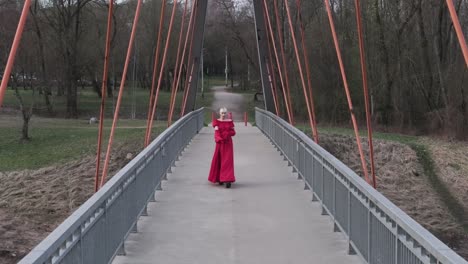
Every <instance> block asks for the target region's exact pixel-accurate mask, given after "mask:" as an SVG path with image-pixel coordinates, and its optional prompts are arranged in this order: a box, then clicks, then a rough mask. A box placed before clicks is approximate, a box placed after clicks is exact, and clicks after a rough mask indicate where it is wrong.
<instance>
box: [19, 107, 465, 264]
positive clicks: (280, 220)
mask: <svg viewBox="0 0 468 264" xmlns="http://www.w3.org/2000/svg"><path fill="white" fill-rule="evenodd" d="M203 120H204V113H203V109H200V110H197V111H194V112H192V113H190V114H188V115H186V116H185V117H183V118H182V119H180V120H178V121H177V122H176V123H175V124H174V125H172V126H171V127H170V128H168V129H167V130H166V131H164V132H163V133H162V134H161V135H160V136H159V137H158V138H157V139H155V140H154V141H153V142H152V143H151V144H150V145H149V146H148V147H147V148H146V149H145V150H143V151H142V152H141V153H140V154H139V155H138V156H137V157H135V159H133V160H132V161H131V162H130V163H129V164H128V165H127V166H125V167H124V168H123V169H122V170H121V171H120V172H119V173H117V174H116V175H115V176H114V177H113V178H111V179H110V180H109V181H108V182H107V183H106V184H105V185H104V186H103V188H101V189H100V190H99V191H98V192H97V193H96V194H94V195H93V196H92V197H91V198H90V199H89V200H88V201H87V202H86V203H85V204H83V205H82V206H81V207H80V208H79V209H77V210H76V211H75V212H74V213H73V214H72V215H71V216H70V217H69V218H68V219H66V220H65V221H64V222H63V223H62V224H61V225H60V226H59V227H58V228H57V229H56V230H54V231H53V232H52V233H51V234H50V235H49V236H48V237H47V238H46V239H44V240H43V241H42V242H41V243H40V244H39V245H38V246H37V247H36V248H35V249H33V250H32V251H31V252H30V254H29V255H27V256H26V257H25V258H24V259H23V260H21V261H20V263H22V264H23V263H116V264H122V263H128V264H130V263H141V264H146V263H165V264H172V263H174V264H175V263H200V264H201V263H203V264H209V263H213V264H219V263H252V264H257V263H278V264H285V263H294V264H300V263H467V262H466V261H464V260H463V259H462V258H461V257H460V256H458V255H457V254H456V253H455V252H453V251H452V250H451V249H450V248H448V247H447V246H446V245H445V244H443V243H442V242H441V241H439V240H438V239H437V238H435V237H434V236H433V235H432V234H430V233H429V232H428V231H427V230H426V229H424V228H423V227H421V226H420V225H419V224H418V223H416V222H415V221H414V220H413V219H411V218H410V217H409V216H408V215H406V214H405V213H404V212H403V211H401V210H400V209H399V208H398V207H396V206H395V205H394V204H392V203H391V202H390V201H389V200H388V199H386V198H385V197H384V196H382V195H381V194H380V193H379V192H377V191H376V190H374V189H373V188H372V187H371V186H369V185H368V184H367V183H366V182H365V181H364V180H362V179H361V178H360V177H359V176H358V175H356V174H355V173H354V172H353V171H351V170H350V169H349V168H348V167H346V166H345V165H344V164H343V163H341V162H340V161H339V160H337V159H336V158H334V157H333V156H332V155H330V154H329V153H328V152H326V151H325V150H324V149H322V148H321V147H320V146H318V145H317V144H315V143H314V142H313V141H312V140H311V139H310V138H308V137H307V136H306V135H304V134H303V133H302V132H300V131H299V130H297V129H296V128H294V127H291V126H290V125H289V124H287V123H286V122H285V121H283V120H281V119H280V118H278V117H276V116H275V115H273V114H271V113H269V112H266V111H263V110H260V109H256V120H255V122H256V123H255V124H256V126H250V125H249V126H244V124H241V123H237V124H236V125H237V127H236V131H237V135H236V136H235V137H234V162H235V173H236V178H237V182H236V183H234V184H233V186H232V188H231V189H226V188H224V187H223V186H218V185H214V184H211V183H209V182H208V181H207V176H208V172H209V168H210V162H211V157H212V154H213V150H214V141H213V131H212V129H211V128H208V127H204V124H203Z"/></svg>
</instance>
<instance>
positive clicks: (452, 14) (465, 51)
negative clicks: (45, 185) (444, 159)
mask: <svg viewBox="0 0 468 264" xmlns="http://www.w3.org/2000/svg"><path fill="white" fill-rule="evenodd" d="M446 1H447V6H448V9H449V12H450V17H451V18H452V22H453V26H454V27H455V32H457V37H458V42H459V43H460V47H461V50H462V52H463V57H465V63H466V66H468V48H467V47H466V41H465V36H464V35H463V30H462V28H461V26H460V21H459V20H458V15H457V11H456V10H455V7H454V6H453V1H452V0H446ZM0 105H1V104H0Z"/></svg>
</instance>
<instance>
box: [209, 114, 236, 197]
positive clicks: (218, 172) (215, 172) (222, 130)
mask: <svg viewBox="0 0 468 264" xmlns="http://www.w3.org/2000/svg"><path fill="white" fill-rule="evenodd" d="M226 115H227V109H226V108H225V107H223V108H221V109H219V116H220V117H219V119H215V120H213V127H214V129H215V133H214V138H215V142H216V148H215V151H214V155H213V160H212V161H211V169H210V175H209V176H208V180H209V181H210V182H213V183H219V184H220V185H222V184H224V183H226V188H231V183H233V182H235V181H236V178H235V177H234V149H233V145H232V137H233V136H234V135H235V134H236V131H235V130H234V122H233V121H232V120H231V119H227V117H226Z"/></svg>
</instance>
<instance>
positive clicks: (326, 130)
mask: <svg viewBox="0 0 468 264" xmlns="http://www.w3.org/2000/svg"><path fill="white" fill-rule="evenodd" d="M296 127H297V128H298V129H299V130H301V131H303V132H304V133H305V134H306V135H310V134H311V129H310V127H309V125H308V124H298V125H296ZM317 128H318V134H319V138H320V134H326V135H331V134H339V135H347V136H353V137H354V129H352V128H344V127H321V126H318V127H317ZM359 135H360V136H361V137H366V138H367V129H360V130H359ZM372 138H373V139H381V140H388V141H394V142H399V143H402V144H410V143H414V142H417V141H418V140H419V138H418V137H416V136H409V135H403V134H395V133H383V132H375V131H373V132H372Z"/></svg>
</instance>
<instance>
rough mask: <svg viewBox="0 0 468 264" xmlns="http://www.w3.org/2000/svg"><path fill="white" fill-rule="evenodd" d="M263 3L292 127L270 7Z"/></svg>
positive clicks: (290, 117) (291, 122) (289, 117)
mask: <svg viewBox="0 0 468 264" xmlns="http://www.w3.org/2000/svg"><path fill="white" fill-rule="evenodd" d="M262 2H263V8H264V16H265V18H266V20H267V27H268V30H269V31H270V34H269V36H270V38H271V39H270V40H271V43H272V45H273V51H274V53H275V59H276V66H277V68H278V74H279V77H280V82H281V87H283V96H284V104H285V105H286V112H287V114H288V120H289V123H290V124H291V125H292V124H293V117H292V113H291V109H290V105H289V102H288V95H287V92H286V88H285V85H284V81H283V74H282V72H281V64H280V62H279V59H278V51H277V49H276V44H275V39H274V37H273V36H274V34H273V30H272V27H271V21H270V16H269V11H268V6H267V4H266V2H265V0H263V1H262Z"/></svg>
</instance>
